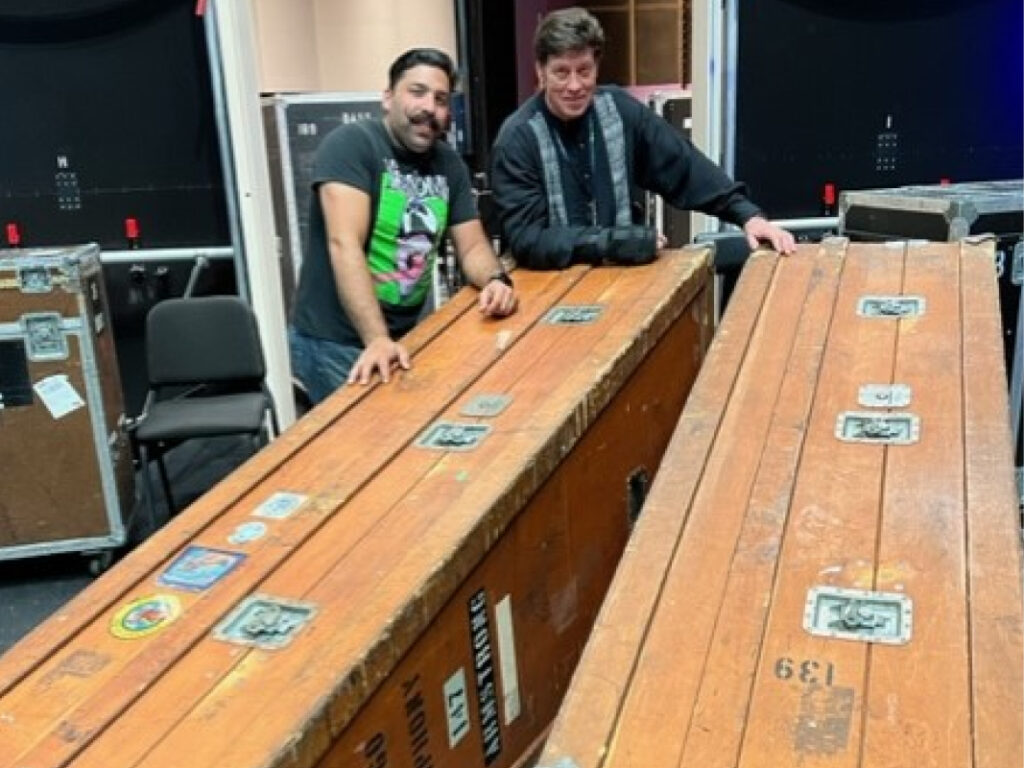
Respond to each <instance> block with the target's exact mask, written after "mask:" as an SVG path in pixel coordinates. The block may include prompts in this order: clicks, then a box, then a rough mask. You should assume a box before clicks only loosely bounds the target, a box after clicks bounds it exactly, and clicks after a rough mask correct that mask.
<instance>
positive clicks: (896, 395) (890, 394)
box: [857, 384, 910, 408]
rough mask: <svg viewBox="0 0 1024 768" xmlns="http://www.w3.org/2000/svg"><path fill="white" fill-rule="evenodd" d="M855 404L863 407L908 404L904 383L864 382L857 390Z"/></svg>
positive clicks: (893, 406) (908, 389)
mask: <svg viewBox="0 0 1024 768" xmlns="http://www.w3.org/2000/svg"><path fill="white" fill-rule="evenodd" d="M857 404H858V405H860V406H863V407H865V408H904V407H906V406H908V405H910V387H909V386H907V385H906V384H865V385H864V386H862V387H861V388H860V390H858V392H857Z"/></svg>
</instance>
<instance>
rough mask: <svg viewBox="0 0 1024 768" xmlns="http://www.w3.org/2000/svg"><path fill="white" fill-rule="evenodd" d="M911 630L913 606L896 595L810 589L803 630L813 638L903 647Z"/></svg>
mask: <svg viewBox="0 0 1024 768" xmlns="http://www.w3.org/2000/svg"><path fill="white" fill-rule="evenodd" d="M912 626H913V602H912V601H911V599H910V598H909V597H907V596H906V595H904V594H900V593H897V592H868V591H865V590H861V589H843V588H841V587H811V589H810V590H809V591H808V592H807V603H806V604H805V606H804V629H806V630H807V631H808V632H810V633H811V634H812V635H821V636H824V637H834V638H839V639H845V640H860V641H863V642H867V643H886V644H889V645H904V644H906V643H907V642H908V641H909V640H910V633H911V628H912Z"/></svg>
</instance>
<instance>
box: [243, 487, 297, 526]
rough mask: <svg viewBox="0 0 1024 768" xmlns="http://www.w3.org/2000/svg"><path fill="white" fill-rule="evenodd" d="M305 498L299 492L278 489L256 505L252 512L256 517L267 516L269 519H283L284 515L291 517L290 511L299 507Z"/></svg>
mask: <svg viewBox="0 0 1024 768" xmlns="http://www.w3.org/2000/svg"><path fill="white" fill-rule="evenodd" d="M307 498H308V497H307V496H304V495H303V494H301V493H288V492H286V491H278V492H277V493H275V494H273V495H272V496H271V497H270V498H268V499H267V500H266V501H264V502H263V503H262V504H260V505H259V506H258V507H256V509H255V511H254V512H253V514H254V515H255V516H256V517H267V518H270V519H271V520H284V519H285V518H286V517H291V515H292V513H293V512H294V511H295V510H297V509H298V508H299V507H301V506H302V505H303V504H304V503H305V501H306V499H307Z"/></svg>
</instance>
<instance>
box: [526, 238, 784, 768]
mask: <svg viewBox="0 0 1024 768" xmlns="http://www.w3.org/2000/svg"><path fill="white" fill-rule="evenodd" d="M774 268H775V260H774V258H768V257H765V256H763V255H760V254H759V255H758V256H757V257H755V258H753V259H752V260H751V262H750V264H749V265H748V267H747V269H746V270H745V271H744V273H743V275H742V277H741V279H740V282H739V284H738V285H737V287H736V291H735V296H736V298H737V300H736V301H733V302H731V303H730V306H729V310H728V312H727V313H726V315H725V317H724V319H723V322H722V325H721V327H720V329H719V332H718V334H717V335H716V337H715V339H714V341H713V342H712V344H711V348H710V350H709V352H708V359H707V363H706V365H705V366H704V367H703V368H702V370H701V373H700V375H699V377H698V379H697V383H696V384H695V386H694V391H693V393H692V395H691V396H690V399H689V400H688V402H687V406H686V410H685V411H684V413H683V415H682V417H681V418H680V422H679V427H678V428H677V429H676V431H675V434H674V436H673V438H672V441H671V443H670V444H669V447H668V449H667V451H666V456H665V459H664V462H665V464H666V465H668V466H671V467H672V468H673V470H672V471H671V472H669V473H660V474H659V476H658V479H657V480H656V481H655V484H654V486H653V487H652V489H651V495H650V496H649V497H648V499H647V501H646V503H645V505H644V510H643V517H642V521H641V524H640V525H638V526H637V528H636V530H635V531H634V534H633V537H632V539H631V541H630V543H629V545H628V546H627V548H626V552H625V554H624V556H623V560H622V562H621V564H620V566H619V569H618V571H617V573H616V575H615V580H614V581H613V584H612V586H611V587H610V589H609V594H608V597H607V598H606V601H605V604H604V606H603V607H602V609H601V613H600V615H599V616H598V621H597V625H596V626H595V630H594V633H593V635H592V638H591V640H590V642H589V643H588V647H587V650H586V651H585V654H584V657H583V660H582V661H581V664H580V667H579V669H578V670H577V673H576V676H575V678H574V680H573V685H572V687H571V688H570V689H569V692H568V694H567V697H566V701H565V704H564V706H563V707H562V709H561V711H560V714H559V717H558V720H557V722H556V726H555V728H554V730H553V735H552V737H551V738H550V739H549V741H548V744H547V747H546V749H545V753H544V754H545V756H546V757H547V759H549V760H550V761H551V763H552V764H557V763H558V761H560V760H563V759H571V760H574V761H575V762H576V763H578V764H579V766H580V768H589V766H597V765H600V764H601V762H602V761H603V759H604V754H605V750H606V745H607V744H608V742H609V741H610V739H611V737H612V731H613V728H614V726H615V722H616V719H617V717H618V712H619V707H620V699H621V696H622V694H623V687H622V686H623V685H624V684H625V681H627V680H628V679H629V677H630V675H631V674H632V669H633V667H634V665H635V664H636V656H637V654H638V653H639V651H640V648H641V644H642V642H643V639H644V636H645V633H646V631H647V627H648V624H649V622H650V616H651V613H652V612H653V610H654V605H655V603H656V601H657V599H658V597H659V595H660V592H661V590H662V588H663V586H662V584H661V582H662V580H663V579H664V574H665V573H666V572H667V566H668V563H669V562H670V560H671V558H672V556H673V554H674V552H675V548H676V546H677V545H678V540H679V537H680V534H681V530H682V528H683V525H684V523H685V521H686V513H687V510H688V507H689V503H690V501H691V499H692V496H693V494H694V492H695V490H696V487H697V484H698V482H699V481H700V478H701V476H702V474H703V470H704V464H705V462H706V461H707V456H708V454H709V452H710V450H711V446H712V444H713V441H714V439H715V436H716V435H717V434H718V432H719V427H720V425H721V421H722V417H723V414H724V411H725V404H726V402H727V400H726V397H725V395H724V393H729V392H731V391H732V390H733V388H734V386H735V379H736V376H737V371H738V369H739V366H740V364H741V361H742V359H743V357H744V355H745V354H746V344H745V343H744V341H743V340H745V339H748V338H749V336H750V334H751V331H752V329H753V327H754V325H755V323H756V322H757V319H758V316H759V314H760V311H761V304H762V302H763V300H764V296H765V294H766V292H767V290H768V288H769V285H770V283H771V280H772V275H773V272H774ZM640 552H642V553H643V554H642V555H639V554H637V553H640Z"/></svg>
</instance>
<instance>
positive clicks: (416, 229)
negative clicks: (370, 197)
mask: <svg viewBox="0 0 1024 768" xmlns="http://www.w3.org/2000/svg"><path fill="white" fill-rule="evenodd" d="M447 224H448V180H447V179H446V178H445V177H444V176H441V175H436V176H423V175H421V174H419V173H416V172H415V171H413V172H410V173H404V172H403V171H402V170H401V169H400V168H399V167H398V163H396V162H395V161H394V160H393V159H390V158H389V159H387V160H385V161H384V173H383V174H382V175H381V189H380V202H379V204H378V206H377V217H376V220H375V223H374V227H373V234H372V235H371V236H370V245H369V248H368V249H367V254H368V256H367V260H368V264H369V268H370V274H371V275H373V282H374V287H375V289H376V292H377V299H378V300H379V301H382V302H384V303H386V304H391V305H392V306H403V307H415V306H418V305H420V304H422V303H423V301H424V300H425V299H426V297H427V292H428V291H429V290H430V278H431V275H432V274H433V269H434V261H435V259H436V258H437V250H438V248H439V247H440V244H441V235H442V234H443V233H444V231H445V227H446V226H447Z"/></svg>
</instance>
